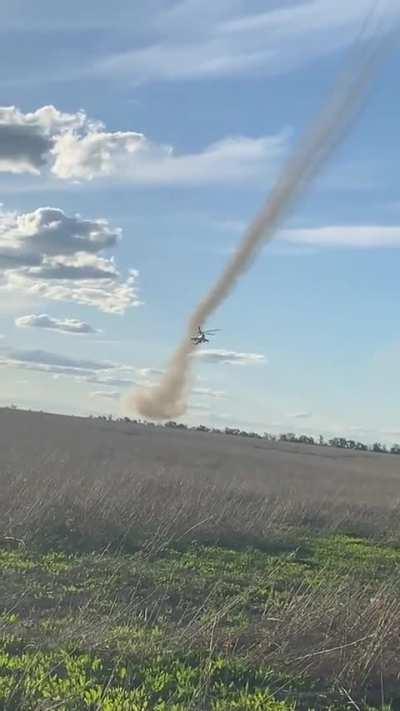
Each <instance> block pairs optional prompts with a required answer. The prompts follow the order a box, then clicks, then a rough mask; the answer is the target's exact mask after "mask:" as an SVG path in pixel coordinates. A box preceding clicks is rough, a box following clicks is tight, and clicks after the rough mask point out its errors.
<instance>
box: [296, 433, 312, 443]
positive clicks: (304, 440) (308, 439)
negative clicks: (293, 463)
mask: <svg viewBox="0 0 400 711" xmlns="http://www.w3.org/2000/svg"><path fill="white" fill-rule="evenodd" d="M296 441H297V442H300V443H301V444H315V442H314V437H309V436H308V435H300V436H299V437H297V439H296Z"/></svg>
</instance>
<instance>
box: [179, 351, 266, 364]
mask: <svg viewBox="0 0 400 711" xmlns="http://www.w3.org/2000/svg"><path fill="white" fill-rule="evenodd" d="M193 355H194V356H195V357H197V358H199V359H200V360H203V361H204V362H206V363H222V364H223V365H260V364H262V363H265V362H266V359H265V356H263V355H261V354H260V353H237V352H236V351H227V350H218V349H215V350H213V349H209V350H198V351H195V352H194V354H193Z"/></svg>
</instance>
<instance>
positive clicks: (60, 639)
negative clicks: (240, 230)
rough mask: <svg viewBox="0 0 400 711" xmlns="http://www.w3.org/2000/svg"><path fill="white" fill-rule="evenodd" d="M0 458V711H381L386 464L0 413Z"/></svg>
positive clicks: (393, 497) (388, 603)
mask: <svg viewBox="0 0 400 711" xmlns="http://www.w3.org/2000/svg"><path fill="white" fill-rule="evenodd" d="M0 446H1V450H0V451H1V462H2V469H1V475H0V492H1V497H0V516H1V519H0V520H1V527H0V567H1V574H0V634H1V637H0V660H1V662H0V709H9V710H17V709H21V711H24V710H27V709H32V710H43V711H44V710H46V711H49V710H50V709H65V710H68V711H69V710H71V711H72V710H74V711H80V710H81V709H90V710H92V711H94V710H95V709H102V710H104V711H117V710H120V709H121V710H124V709H125V710H126V711H130V710H132V711H153V710H154V711H164V710H167V709H168V710H170V711H186V710H187V711H190V710H192V711H194V710H198V711H202V710H204V711H206V710H210V711H211V710H213V711H231V710H232V711H263V710H265V711H278V710H280V709H282V710H286V711H288V710H292V709H293V710H294V709H296V710H304V711H306V710H310V709H315V710H316V709H331V710H333V709H334V710H337V711H338V710H339V709H363V710H364V709H392V710H393V711H395V710H396V709H398V708H400V647H399V640H400V588H399V583H400V567H399V564H400V522H399V521H400V519H399V510H400V509H399V506H398V503H397V497H398V492H399V490H400V488H399V479H400V471H399V468H400V462H399V459H398V457H391V456H389V455H388V456H384V457H382V456H380V455H373V454H365V453H357V452H353V453H348V452H345V453H342V452H340V451H338V452H335V451H325V450H321V449H320V448H317V447H315V448H314V447H307V446H304V447H301V446H299V445H288V444H286V445H285V446H283V445H280V444H276V443H274V444H271V443H264V441H259V440H257V441H255V442H248V441H247V440H244V441H243V440H241V441H240V442H238V441H236V440H233V439H232V438H229V437H224V436H218V435H216V436H213V435H203V434H202V433H189V432H182V433H181V432H178V433H175V432H169V431H164V430H161V429H158V428H145V427H143V426H137V425H129V424H123V423H104V422H99V421H95V420H93V421H89V420H79V419H77V418H76V419H75V418H64V417H57V416H50V415H44V414H30V413H23V412H11V411H6V410H4V411H2V412H1V413H0ZM231 465H232V466H231Z"/></svg>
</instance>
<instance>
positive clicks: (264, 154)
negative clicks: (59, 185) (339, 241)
mask: <svg viewBox="0 0 400 711" xmlns="http://www.w3.org/2000/svg"><path fill="white" fill-rule="evenodd" d="M287 140H288V134H287V131H286V132H282V133H280V134H277V135H272V136H261V137H248V136H240V135H239V136H228V137H225V138H223V139H221V140H218V141H215V142H214V143H211V144H210V145H208V146H206V147H205V148H204V149H203V150H200V151H198V152H196V153H184V154H180V153H179V152H178V151H176V150H175V149H174V148H173V147H172V146H169V145H163V144H159V143H155V142H152V141H151V140H149V139H148V138H147V137H146V136H144V135H143V134H142V133H138V132H136V131H107V130H106V127H105V126H104V124H103V123H101V122H100V121H93V120H91V119H89V118H88V117H87V116H86V114H85V113H84V112H83V111H80V112H77V113H75V114H65V113H62V112H60V111H58V109H56V108H55V107H54V106H44V107H42V108H41V109H38V110H37V111H35V112H33V113H26V114H24V113H22V112H21V111H20V110H19V109H17V108H16V107H14V106H11V107H2V108H1V107H0V172H12V173H24V172H27V173H33V174H35V175H39V174H43V173H46V174H47V178H49V177H50V176H51V175H53V176H54V177H56V178H58V179H59V180H63V181H66V180H68V181H91V180H94V179H99V178H110V179H113V180H116V181H126V182H131V183H133V184H136V185H171V184H175V185H183V186H184V185H187V184H190V185H193V184H194V185H202V184H206V183H220V182H226V183H231V182H237V181H243V180H248V179H249V178H253V179H257V178H260V177H263V178H264V179H265V178H266V177H267V176H268V175H269V174H272V173H271V170H272V169H273V168H274V164H275V161H276V160H277V159H278V158H279V157H280V156H281V154H282V152H283V151H284V150H285V148H286V144H287ZM63 227H64V225H61V228H60V229H62V228H63ZM91 246H92V248H93V250H94V249H95V245H94V244H93V245H91Z"/></svg>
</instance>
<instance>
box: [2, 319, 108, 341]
mask: <svg viewBox="0 0 400 711" xmlns="http://www.w3.org/2000/svg"><path fill="white" fill-rule="evenodd" d="M15 325H16V326H17V328H39V329H41V328H43V329H45V330H47V331H58V332H59V333H67V334H72V335H80V336H81V335H86V334H91V333H99V331H98V330H96V329H95V328H93V326H91V325H90V324H89V323H87V322H86V321H80V320H79V319H75V318H64V319H60V318H53V317H51V316H48V315H47V314H28V315H27V316H20V317H19V318H16V319H15Z"/></svg>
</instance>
